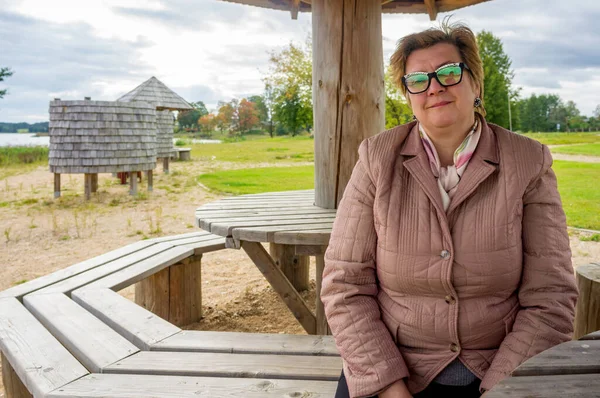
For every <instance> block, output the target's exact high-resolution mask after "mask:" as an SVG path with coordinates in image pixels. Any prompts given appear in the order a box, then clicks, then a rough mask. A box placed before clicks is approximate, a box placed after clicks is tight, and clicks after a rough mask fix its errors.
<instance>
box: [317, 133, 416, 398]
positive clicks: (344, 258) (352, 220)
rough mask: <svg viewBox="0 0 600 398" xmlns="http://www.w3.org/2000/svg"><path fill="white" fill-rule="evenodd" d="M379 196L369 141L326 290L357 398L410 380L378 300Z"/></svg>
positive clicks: (344, 204)
mask: <svg viewBox="0 0 600 398" xmlns="http://www.w3.org/2000/svg"><path fill="white" fill-rule="evenodd" d="M374 197H375V185H374V184H373V179H372V176H371V170H370V167H369V160H368V141H363V143H362V144H361V146H360V148H359V160H358V162H357V164H356V166H355V167H354V170H353V172H352V176H351V177H350V181H349V182H348V185H347V186H346V190H345V191H344V196H343V198H342V200H341V202H340V204H339V206H338V211H337V217H336V219H335V222H334V225H333V230H332V232H331V239H330V242H329V247H328V249H327V252H326V253H325V269H324V272H323V282H322V290H321V299H322V301H323V304H324V306H325V314H326V316H327V320H328V322H329V326H330V328H331V331H332V333H333V336H334V338H335V341H336V345H337V347H338V349H339V351H340V354H341V356H342V359H343V363H344V375H345V376H346V380H347V382H348V388H349V392H350V396H351V397H368V396H371V395H375V394H377V393H378V392H380V391H381V390H383V389H385V388H386V387H387V386H389V385H390V384H392V383H394V382H395V381H397V380H400V379H402V378H404V377H407V376H408V370H407V367H406V364H405V363H404V360H403V358H402V354H401V353H400V351H399V350H398V348H397V347H396V344H395V343H394V341H393V339H392V336H391V334H390V332H389V331H388V329H387V327H386V326H385V324H384V323H383V322H382V321H381V315H380V310H379V304H378V302H377V300H376V298H375V296H376V295H377V292H378V287H377V283H376V273H375V267H376V264H375V249H376V245H377V235H376V231H375V225H374V217H373V204H374Z"/></svg>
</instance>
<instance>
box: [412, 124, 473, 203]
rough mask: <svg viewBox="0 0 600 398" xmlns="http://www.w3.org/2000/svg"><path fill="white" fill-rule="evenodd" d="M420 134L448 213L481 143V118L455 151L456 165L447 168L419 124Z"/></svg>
mask: <svg viewBox="0 0 600 398" xmlns="http://www.w3.org/2000/svg"><path fill="white" fill-rule="evenodd" d="M419 134H420V136H421V141H422V142H423V146H424V147H425V152H427V157H428V158H429V165H430V166H431V171H432V172H433V175H434V176H435V178H436V180H437V182H438V186H439V188H440V194H441V195H442V203H443V205H444V210H446V211H447V210H448V207H450V201H451V200H452V197H453V196H454V194H455V193H456V190H457V187H458V183H459V182H460V178H461V177H462V175H463V173H464V172H465V170H466V168H467V165H468V164H469V160H471V157H472V156H473V153H474V152H475V148H477V144H478V143H479V138H480V137H481V123H480V122H479V117H478V116H477V115H475V124H474V125H473V127H471V131H470V132H469V134H467V136H466V137H465V139H464V140H463V142H462V144H460V145H459V146H458V148H456V151H454V164H453V165H450V166H447V167H442V166H441V163H440V159H439V157H438V153H437V151H436V149H435V146H434V145H433V142H432V141H431V139H430V138H429V136H428V135H427V133H426V132H425V130H424V129H423V125H422V124H421V123H419Z"/></svg>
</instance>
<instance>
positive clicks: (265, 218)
mask: <svg viewBox="0 0 600 398" xmlns="http://www.w3.org/2000/svg"><path fill="white" fill-rule="evenodd" d="M333 219H335V215H332V214H329V213H321V214H310V215H309V214H279V213H271V214H270V215H259V216H245V217H239V216H237V215H235V216H230V217H218V218H212V217H210V216H208V217H204V218H201V219H200V220H199V223H200V224H199V225H200V228H202V229H204V230H210V228H211V225H212V224H229V223H231V224H234V225H235V224H236V223H237V224H239V223H240V222H241V223H245V224H248V225H252V224H253V223H255V222H269V221H279V222H280V224H285V223H287V222H288V221H290V222H292V223H293V222H295V221H296V220H303V221H306V220H309V221H310V220H313V222H320V221H321V220H325V221H327V220H333Z"/></svg>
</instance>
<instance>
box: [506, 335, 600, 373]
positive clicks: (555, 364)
mask: <svg viewBox="0 0 600 398" xmlns="http://www.w3.org/2000/svg"><path fill="white" fill-rule="evenodd" d="M598 358H600V341H595V340H588V341H569V342H567V343H562V344H560V345H557V346H555V347H552V348H550V349H548V350H546V351H544V352H542V353H539V354H537V355H536V356H534V357H533V358H530V359H528V360H527V361H525V362H524V363H523V364H521V366H519V367H518V368H517V369H515V370H514V371H513V373H512V375H513V376H543V375H566V374H586V373H599V374H600V360H598ZM599 377H600V376H599Z"/></svg>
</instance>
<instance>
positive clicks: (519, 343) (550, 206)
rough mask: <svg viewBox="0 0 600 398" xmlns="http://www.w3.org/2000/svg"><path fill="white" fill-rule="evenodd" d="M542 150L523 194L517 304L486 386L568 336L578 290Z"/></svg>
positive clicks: (546, 155)
mask: <svg viewBox="0 0 600 398" xmlns="http://www.w3.org/2000/svg"><path fill="white" fill-rule="evenodd" d="M542 152H543V162H542V168H541V171H540V173H539V175H538V176H537V177H536V178H535V179H534V180H533V181H532V182H531V183H530V184H529V186H528V187H527V190H526V191H525V194H524V196H523V221H522V222H523V226H522V228H523V229H522V242H523V273H522V276H521V284H520V286H519V291H518V298H519V303H520V306H521V309H520V310H519V312H518V313H517V317H516V319H515V322H514V324H513V329H512V331H511V332H510V333H509V334H508V335H507V336H506V338H505V339H504V341H503V342H502V344H501V345H500V348H499V349H498V352H497V354H496V356H495V358H494V360H493V361H492V364H491V366H490V368H489V370H488V372H487V373H486V375H485V377H484V378H483V380H482V383H481V388H482V389H485V390H489V389H491V388H492V387H493V386H494V385H496V384H497V383H498V382H499V381H500V380H502V379H504V378H505V377H507V376H508V375H510V373H511V372H512V371H513V370H514V369H515V368H517V367H518V366H519V365H520V364H521V363H523V362H524V361H525V360H527V359H529V358H531V357H533V356H534V355H536V354H538V353H540V352H542V351H545V350H547V349H548V348H551V347H553V346H555V345H558V344H560V343H563V342H565V341H569V340H570V339H571V336H572V333H573V319H574V317H575V303H576V301H577V296H578V291H577V285H576V283H575V275H574V272H573V266H572V265H571V250H570V248H569V236H568V234H567V223H566V217H565V213H564V211H563V209H562V205H561V201H560V195H559V193H558V189H557V186H556V176H555V175H554V172H553V171H552V169H551V168H550V167H551V166H552V156H551V155H550V151H549V150H548V148H547V147H546V146H543V147H542Z"/></svg>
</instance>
